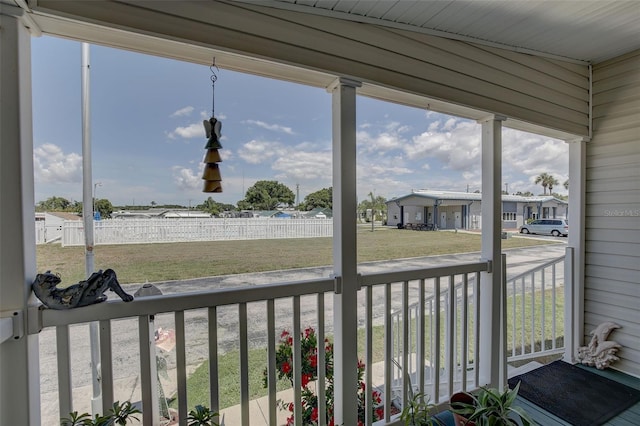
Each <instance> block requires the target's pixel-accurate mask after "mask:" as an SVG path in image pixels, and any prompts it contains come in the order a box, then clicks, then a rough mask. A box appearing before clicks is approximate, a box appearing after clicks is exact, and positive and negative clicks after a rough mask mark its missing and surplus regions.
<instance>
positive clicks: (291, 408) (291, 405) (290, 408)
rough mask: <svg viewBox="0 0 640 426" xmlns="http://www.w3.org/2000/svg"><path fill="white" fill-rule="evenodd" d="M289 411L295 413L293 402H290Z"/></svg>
mask: <svg viewBox="0 0 640 426" xmlns="http://www.w3.org/2000/svg"><path fill="white" fill-rule="evenodd" d="M289 411H291V412H292V413H293V402H290V403H289Z"/></svg>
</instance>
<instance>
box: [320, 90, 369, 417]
mask: <svg viewBox="0 0 640 426" xmlns="http://www.w3.org/2000/svg"><path fill="white" fill-rule="evenodd" d="M360 85H361V84H360V83H359V82H357V81H352V80H348V79H344V78H340V79H338V80H336V82H335V83H334V84H333V85H331V86H330V87H329V88H328V90H329V92H330V93H332V95H333V103H332V109H333V113H332V124H333V271H334V274H335V277H336V292H335V294H334V297H333V300H334V308H333V326H334V359H333V362H334V367H333V368H334V380H335V382H334V403H335V406H334V410H335V424H337V425H355V424H358V412H357V407H358V403H357V395H356V389H357V383H358V376H357V371H356V365H357V362H358V353H357V337H358V336H357V328H358V324H357V309H356V307H357V293H358V270H357V268H358V264H357V249H356V231H357V223H356V209H357V195H356V88H357V87H360Z"/></svg>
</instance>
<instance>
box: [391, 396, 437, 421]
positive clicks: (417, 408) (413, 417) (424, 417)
mask: <svg viewBox="0 0 640 426" xmlns="http://www.w3.org/2000/svg"><path fill="white" fill-rule="evenodd" d="M429 400H430V398H429V396H428V395H425V394H424V393H416V394H415V395H414V394H413V391H412V390H411V388H409V401H408V402H407V403H406V404H405V405H404V406H403V407H402V412H401V413H400V419H401V420H403V421H404V424H405V425H406V426H435V425H441V424H442V422H441V421H440V420H439V419H438V418H436V417H432V416H431V413H432V412H433V411H434V410H435V408H436V405H435V404H431V403H430V402H429Z"/></svg>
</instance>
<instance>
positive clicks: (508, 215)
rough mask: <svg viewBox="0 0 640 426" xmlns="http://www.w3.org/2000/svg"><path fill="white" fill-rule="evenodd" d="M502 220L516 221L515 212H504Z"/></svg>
mask: <svg viewBox="0 0 640 426" xmlns="http://www.w3.org/2000/svg"><path fill="white" fill-rule="evenodd" d="M502 220H516V214H515V212H502Z"/></svg>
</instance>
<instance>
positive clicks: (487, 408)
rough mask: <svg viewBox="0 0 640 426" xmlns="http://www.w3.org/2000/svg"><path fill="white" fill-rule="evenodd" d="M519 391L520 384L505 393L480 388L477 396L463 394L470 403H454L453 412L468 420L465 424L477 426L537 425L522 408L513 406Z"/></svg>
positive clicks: (452, 404) (452, 403) (452, 405)
mask: <svg viewBox="0 0 640 426" xmlns="http://www.w3.org/2000/svg"><path fill="white" fill-rule="evenodd" d="M519 389H520V383H518V384H517V385H516V387H515V388H513V389H506V390H505V391H504V392H500V391H498V390H496V389H489V388H485V387H482V388H480V390H479V391H478V393H477V394H473V393H467V392H463V395H464V396H465V398H467V401H468V402H463V401H452V402H451V404H450V405H451V411H452V412H453V413H455V414H458V415H459V416H462V417H464V418H465V419H466V423H463V424H469V425H472V424H475V425H476V426H519V425H522V426H531V425H535V424H536V423H535V422H534V421H533V419H531V417H529V415H528V414H527V413H526V412H525V411H524V410H523V409H522V408H520V407H514V406H513V402H514V401H515V400H516V397H517V396H518V390H519ZM518 419H519V420H520V422H518ZM456 424H457V423H456Z"/></svg>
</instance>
